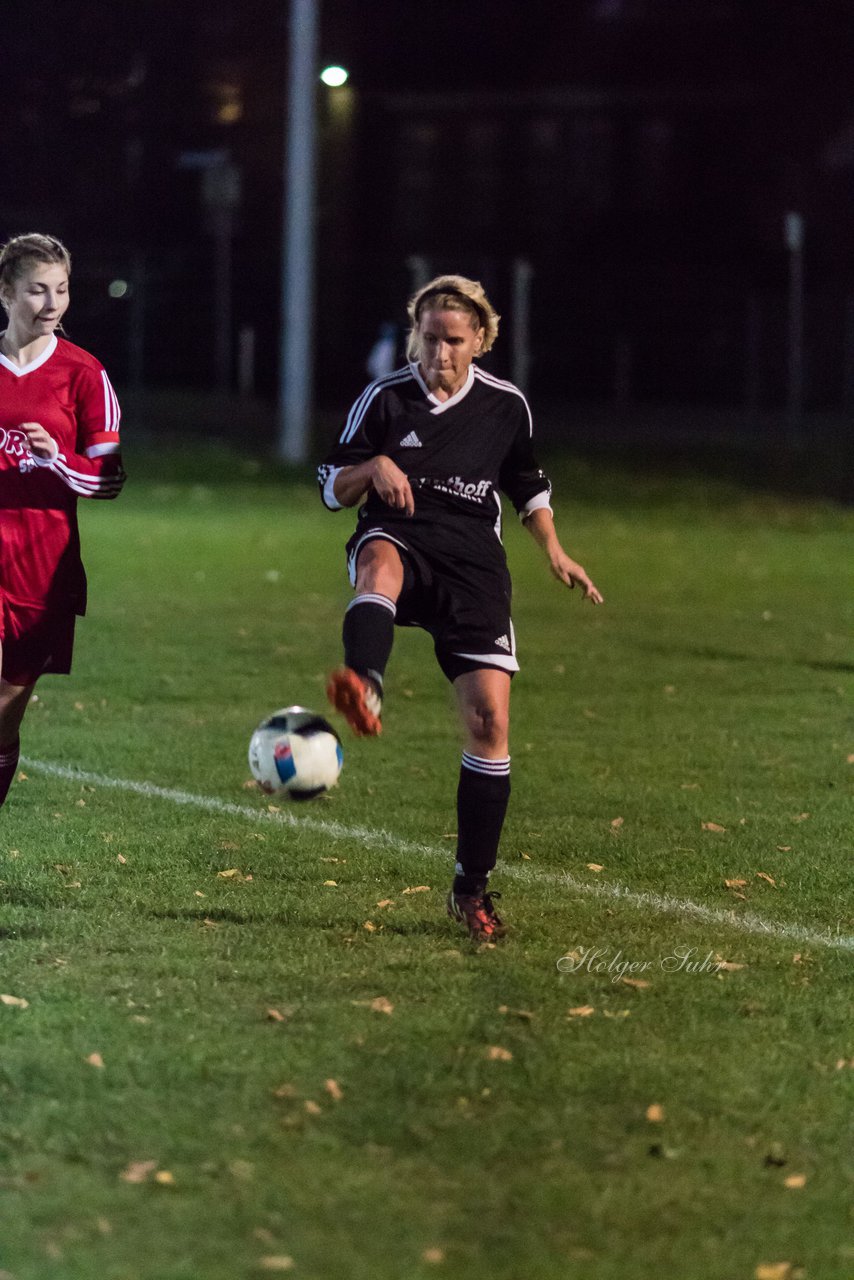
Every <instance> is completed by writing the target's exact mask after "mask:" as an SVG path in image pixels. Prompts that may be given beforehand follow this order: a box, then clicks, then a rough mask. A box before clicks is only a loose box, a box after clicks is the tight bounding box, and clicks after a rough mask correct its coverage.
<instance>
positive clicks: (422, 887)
mask: <svg viewBox="0 0 854 1280" xmlns="http://www.w3.org/2000/svg"><path fill="white" fill-rule="evenodd" d="M403 892H404V893H429V892H430V886H429V884H413V885H410V887H409V888H408V889H404V891H403Z"/></svg>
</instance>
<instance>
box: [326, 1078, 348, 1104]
mask: <svg viewBox="0 0 854 1280" xmlns="http://www.w3.org/2000/svg"><path fill="white" fill-rule="evenodd" d="M323 1087H324V1089H325V1090H326V1092H327V1093H328V1094H329V1096H330V1098H332V1099H334V1101H335V1102H340V1101H341V1099H342V1098H343V1097H344V1093H343V1091H342V1089H341V1086H340V1085H339V1083H338V1081H337V1080H324V1082H323Z"/></svg>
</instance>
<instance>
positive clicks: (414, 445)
mask: <svg viewBox="0 0 854 1280" xmlns="http://www.w3.org/2000/svg"><path fill="white" fill-rule="evenodd" d="M400 447H401V449H421V448H423V445H422V444H421V441H420V440H419V439H418V436H417V435H416V434H415V432H414V431H410V433H409V435H408V436H404V437H403V439H402V440H401V442H400Z"/></svg>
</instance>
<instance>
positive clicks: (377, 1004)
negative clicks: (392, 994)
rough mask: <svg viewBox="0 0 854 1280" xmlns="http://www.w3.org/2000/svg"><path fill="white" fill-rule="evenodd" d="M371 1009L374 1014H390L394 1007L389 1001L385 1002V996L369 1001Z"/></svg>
mask: <svg viewBox="0 0 854 1280" xmlns="http://www.w3.org/2000/svg"><path fill="white" fill-rule="evenodd" d="M371 1009H372V1011H373V1012H374V1013H387V1014H391V1013H393V1012H394V1005H393V1004H392V1002H391V1001H390V1000H386V998H385V996H376V997H375V999H373V1000H372V1001H371Z"/></svg>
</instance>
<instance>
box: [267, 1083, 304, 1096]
mask: <svg viewBox="0 0 854 1280" xmlns="http://www.w3.org/2000/svg"><path fill="white" fill-rule="evenodd" d="M273 1097H274V1098H297V1097H299V1094H298V1091H297V1088H296V1085H293V1084H280V1085H279V1087H278V1089H274V1090H273Z"/></svg>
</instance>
